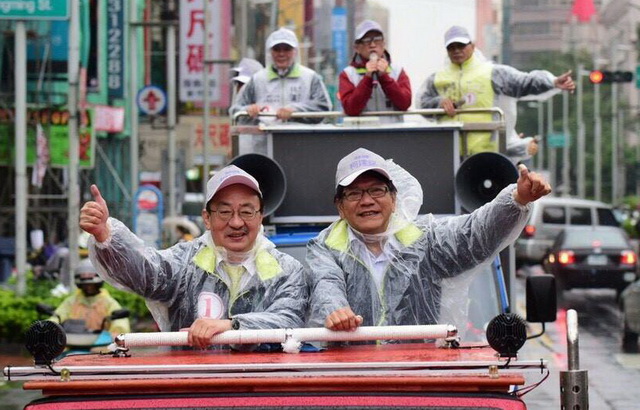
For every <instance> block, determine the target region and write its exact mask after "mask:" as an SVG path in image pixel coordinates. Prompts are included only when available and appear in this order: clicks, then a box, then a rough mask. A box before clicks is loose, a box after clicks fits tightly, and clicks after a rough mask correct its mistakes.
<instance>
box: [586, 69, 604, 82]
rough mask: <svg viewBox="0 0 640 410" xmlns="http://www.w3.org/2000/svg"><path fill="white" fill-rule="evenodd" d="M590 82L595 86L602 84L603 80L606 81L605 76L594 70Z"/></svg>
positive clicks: (590, 74)
mask: <svg viewBox="0 0 640 410" xmlns="http://www.w3.org/2000/svg"><path fill="white" fill-rule="evenodd" d="M589 80H591V82H592V83H593V84H600V83H601V82H602V80H604V74H603V73H602V71H600V70H593V71H592V72H590V73H589Z"/></svg>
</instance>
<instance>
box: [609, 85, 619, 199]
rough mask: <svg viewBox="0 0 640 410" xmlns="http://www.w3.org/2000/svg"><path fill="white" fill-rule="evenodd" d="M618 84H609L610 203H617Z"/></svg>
mask: <svg viewBox="0 0 640 410" xmlns="http://www.w3.org/2000/svg"><path fill="white" fill-rule="evenodd" d="M617 195H618V84H616V83H612V84H611V203H612V204H614V205H616V204H617V203H618V196H617Z"/></svg>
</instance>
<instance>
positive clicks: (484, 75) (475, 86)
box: [434, 56, 498, 155]
mask: <svg viewBox="0 0 640 410" xmlns="http://www.w3.org/2000/svg"><path fill="white" fill-rule="evenodd" d="M492 69H493V65H492V64H491V63H489V62H484V61H479V60H478V59H477V58H475V56H471V58H469V59H468V60H467V61H465V62H464V63H462V64H449V66H448V67H447V68H446V69H445V70H443V71H439V72H437V73H436V76H435V79H434V86H435V88H436V90H437V91H438V94H439V95H440V96H441V97H443V98H449V99H451V100H452V101H455V102H457V101H461V100H463V101H464V105H463V106H462V108H489V107H492V106H493V103H494V97H495V93H494V91H493V87H492V86H491V71H492ZM442 121H461V122H489V121H491V114H490V113H473V114H459V115H456V116H455V117H453V118H452V117H449V116H443V117H442ZM460 147H461V149H462V147H463V145H462V141H461V143H460ZM497 149H498V144H497V141H492V139H491V133H490V132H469V133H467V153H468V155H472V154H475V153H478V152H484V151H497Z"/></svg>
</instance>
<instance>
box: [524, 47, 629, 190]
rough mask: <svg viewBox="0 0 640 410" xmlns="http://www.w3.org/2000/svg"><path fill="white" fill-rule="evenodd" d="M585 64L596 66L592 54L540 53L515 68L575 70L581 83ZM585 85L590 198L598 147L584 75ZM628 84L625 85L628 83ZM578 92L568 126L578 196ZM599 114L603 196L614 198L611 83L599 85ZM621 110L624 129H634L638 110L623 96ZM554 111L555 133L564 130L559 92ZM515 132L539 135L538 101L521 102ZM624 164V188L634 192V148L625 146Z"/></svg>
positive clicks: (572, 97)
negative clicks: (580, 68)
mask: <svg viewBox="0 0 640 410" xmlns="http://www.w3.org/2000/svg"><path fill="white" fill-rule="evenodd" d="M579 64H582V65H583V67H584V70H586V71H590V70H591V69H593V62H592V57H591V56H590V55H589V54H588V53H586V52H577V53H575V54H564V53H559V52H556V53H553V52H549V53H540V54H539V55H537V56H536V57H535V58H533V59H532V60H531V62H530V63H528V64H526V65H524V66H520V67H516V68H518V69H519V70H522V71H531V70H541V69H544V70H548V71H550V72H552V73H553V74H555V75H560V74H562V73H564V72H566V71H567V70H572V71H573V73H572V76H573V79H574V81H575V82H576V85H577V82H578V75H579V73H578V72H577V71H578V65H579ZM582 84H583V99H582V101H583V120H584V124H585V146H586V150H585V154H586V155H585V162H586V167H585V170H586V181H585V182H586V193H587V197H588V198H593V197H594V180H595V164H594V153H595V150H596V149H597V147H595V146H594V129H595V126H594V119H595V115H594V85H593V84H591V82H590V81H589V78H588V77H587V76H584V77H583V78H582ZM625 86H626V85H625ZM621 89H622V86H619V95H622V92H621ZM577 97H578V95H577V92H574V93H573V94H570V95H569V116H568V117H569V129H570V136H571V148H570V149H571V153H570V161H571V168H570V173H571V181H572V182H571V184H572V185H571V193H572V194H573V195H575V194H576V193H577V186H576V180H577V179H576V174H577V168H576V164H577V144H576V137H577V135H578V124H577ZM599 100H600V113H601V124H602V146H601V147H600V152H601V157H602V174H601V177H602V189H603V192H602V198H604V199H605V201H607V200H608V199H609V198H611V118H612V114H611V85H610V84H601V85H600V99H599ZM547 104H548V103H547V102H545V103H544V115H545V120H544V130H543V131H544V132H543V135H546V133H547V129H548V122H547V119H548V118H547V109H548V107H547ZM619 109H620V110H623V112H624V113H625V115H624V118H625V126H624V129H627V130H634V128H635V125H634V123H633V121H635V112H631V111H630V109H629V107H628V106H626V105H625V104H624V103H623V102H622V99H621V102H620V103H619ZM553 113H554V121H553V130H554V131H555V132H562V131H563V124H562V95H561V94H558V95H556V96H554V97H553ZM516 131H517V132H518V133H521V132H522V133H524V134H525V135H527V136H531V135H537V134H538V111H537V109H536V107H535V104H531V103H529V102H526V101H523V102H520V103H519V104H518V123H517V126H516ZM619 135H620V136H623V135H624V131H623V130H619ZM543 147H544V149H545V153H544V157H545V164H544V168H545V169H548V167H549V155H548V154H549V151H548V148H546V145H545V144H541V145H540V149H542V148H543ZM562 154H563V153H562V149H561V148H557V149H556V155H557V158H558V161H557V167H558V168H557V170H556V172H557V173H556V175H558V176H559V175H561V172H562ZM623 155H624V164H625V173H626V175H627V178H626V181H627V185H626V187H625V193H629V192H635V181H636V166H637V165H636V160H635V158H636V153H635V147H628V146H625V149H624V154H623Z"/></svg>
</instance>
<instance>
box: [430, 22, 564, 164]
mask: <svg viewBox="0 0 640 410" xmlns="http://www.w3.org/2000/svg"><path fill="white" fill-rule="evenodd" d="M444 46H445V47H446V49H447V54H448V56H449V60H450V63H449V64H448V65H447V66H446V67H445V68H444V69H443V70H440V71H438V72H436V73H434V74H432V75H430V76H429V77H428V78H427V80H426V81H425V83H424V84H423V85H422V86H421V95H420V97H419V101H420V103H419V104H420V108H443V109H444V111H445V112H446V114H447V115H448V116H449V117H452V119H454V120H456V121H463V122H488V121H491V114H490V113H489V114H484V113H472V114H460V115H456V109H458V108H489V107H495V106H498V103H497V101H496V99H497V97H498V96H499V95H506V96H509V97H515V98H519V97H524V96H526V95H531V94H533V95H536V94H541V93H544V92H546V91H550V90H553V89H554V88H558V89H560V90H569V91H571V90H573V89H575V84H574V83H573V80H572V79H571V71H567V72H566V73H564V74H562V75H560V76H558V77H555V76H554V75H553V74H551V73H550V72H548V71H544V70H534V71H531V72H529V73H525V72H522V71H519V70H517V69H515V68H513V67H510V66H507V65H503V64H493V63H491V62H489V61H487V60H486V59H485V58H484V57H483V56H482V54H481V53H480V52H479V51H478V50H476V48H475V45H474V44H473V42H472V41H471V36H470V35H469V32H468V31H467V29H465V28H464V27H460V26H453V27H451V28H450V29H449V30H447V31H446V33H445V35H444ZM467 145H468V152H467V153H468V154H474V153H477V152H483V151H496V150H497V142H496V141H492V140H491V135H490V133H487V132H475V133H470V134H468V135H467Z"/></svg>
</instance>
